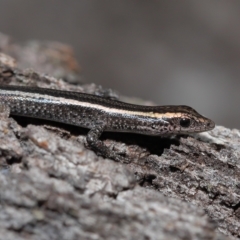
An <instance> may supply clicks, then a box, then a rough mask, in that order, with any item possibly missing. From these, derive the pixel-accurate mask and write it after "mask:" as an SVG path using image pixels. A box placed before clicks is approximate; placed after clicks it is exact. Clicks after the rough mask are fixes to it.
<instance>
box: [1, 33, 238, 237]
mask: <svg viewBox="0 0 240 240" xmlns="http://www.w3.org/2000/svg"><path fill="white" fill-rule="evenodd" d="M33 46H34V47H33ZM0 49H1V52H2V53H4V54H1V55H0V83H1V84H3V83H4V84H14V85H28V86H29V85H30V86H38V87H48V88H49V87H50V88H55V89H62V90H74V91H79V92H86V93H92V94H98V95H102V96H106V97H116V96H117V95H116V94H115V93H114V92H113V91H111V90H106V89H103V88H102V87H100V86H96V85H94V84H83V83H81V84H78V85H76V82H79V79H80V77H79V69H80V68H79V67H77V66H78V65H77V62H76V60H75V59H74V57H73V55H72V54H73V53H72V51H71V49H70V48H69V47H67V46H65V45H63V44H59V43H50V42H48V43H46V42H44V43H42V42H36V41H35V42H34V44H32V43H31V42H30V43H27V44H24V45H18V44H17V43H14V42H12V41H11V40H10V38H9V37H7V36H5V35H0ZM53 53H54V54H53ZM5 54H9V55H11V57H13V58H14V59H15V60H16V61H15V60H14V59H12V58H10V57H9V56H8V55H5ZM26 56H27V57H26ZM32 59H34V61H33V60H32ZM56 60H61V61H56ZM57 63H59V64H58V65H57ZM25 67H27V68H30V67H31V68H32V69H33V70H26V69H24V68H25ZM37 71H40V72H44V73H48V76H47V75H46V74H41V73H37ZM121 99H123V98H121V97H120V100H121ZM124 100H126V98H124ZM128 100H129V101H131V99H128ZM86 133H87V130H85V129H81V128H77V127H74V126H68V125H64V124H59V123H54V122H49V121H43V120H37V119H30V118H23V117H12V116H10V117H8V113H7V112H6V111H5V110H4V109H2V111H1V114H0V209H1V212H0V239H4V240H6V239H9V240H10V239H237V238H240V221H239V218H240V208H239V207H240V181H239V180H240V170H239V169H240V161H239V156H240V150H239V149H240V132H239V130H236V129H235V130H230V129H227V128H224V127H220V126H217V127H216V128H215V129H214V130H212V131H210V132H209V134H198V135H193V136H178V137H175V138H160V137H149V136H141V135H136V134H125V133H124V134H123V133H122V134H120V133H106V134H103V136H102V139H103V140H104V141H105V144H107V145H108V146H109V147H111V148H112V149H114V151H118V152H119V153H120V154H122V155H126V156H129V157H130V158H131V159H132V162H131V163H130V164H120V163H117V162H114V161H112V160H109V159H104V158H102V157H98V156H97V155H96V154H95V153H94V152H93V151H91V150H89V149H88V148H86V147H85V146H86V144H85V143H86V139H85V138H86Z"/></svg>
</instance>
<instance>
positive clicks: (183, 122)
mask: <svg viewBox="0 0 240 240" xmlns="http://www.w3.org/2000/svg"><path fill="white" fill-rule="evenodd" d="M190 124H191V121H190V119H188V118H182V119H181V120H180V125H181V127H183V128H187V127H189V126H190Z"/></svg>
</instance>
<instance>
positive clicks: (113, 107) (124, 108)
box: [0, 85, 215, 161]
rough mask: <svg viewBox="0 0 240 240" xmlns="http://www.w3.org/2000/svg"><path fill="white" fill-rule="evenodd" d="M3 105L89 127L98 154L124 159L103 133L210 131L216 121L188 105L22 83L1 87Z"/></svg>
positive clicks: (14, 111)
mask: <svg viewBox="0 0 240 240" xmlns="http://www.w3.org/2000/svg"><path fill="white" fill-rule="evenodd" d="M0 104H2V105H7V106H8V107H9V109H10V112H11V114H12V115H19V116H27V117H34V118H39V119H47V120H51V121H56V122H63V123H66V124H71V125H76V126H80V127H84V128H89V129H90V131H89V133H88V135H87V142H88V144H89V146H90V147H91V148H92V149H94V150H95V151H96V152H97V153H98V154H100V155H103V156H104V157H108V158H111V159H114V160H116V161H122V160H123V159H122V157H121V156H119V155H117V154H115V153H114V152H112V151H110V150H109V149H108V148H107V147H106V146H105V145H104V143H103V142H102V141H100V140H99V137H100V136H101V134H102V132H104V131H116V132H132V133H138V134H145V135H157V136H159V135H166V134H186V133H195V132H203V131H208V130H211V129H213V128H214V126H215V124H214V122H213V121H211V120H210V119H208V118H206V117H203V116H202V115H200V114H199V113H197V112H196V111H195V110H194V109H192V108H191V107H188V106H141V105H133V104H128V103H124V102H120V101H116V100H112V99H108V98H104V97H100V96H95V95H90V94H85V93H78V92H70V91H60V90H55V89H45V88H36V87H21V86H6V85H2V86H0Z"/></svg>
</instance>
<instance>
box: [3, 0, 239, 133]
mask: <svg viewBox="0 0 240 240" xmlns="http://www.w3.org/2000/svg"><path fill="white" fill-rule="evenodd" d="M0 20H1V21H0V32H3V33H5V34H7V35H10V36H12V38H14V39H15V40H16V41H19V42H24V41H27V40H32V39H37V40H56V41H59V42H63V43H67V44H69V45H71V46H72V47H73V49H74V51H75V54H76V57H77V59H78V61H79V63H80V65H81V67H82V69H83V72H82V73H83V76H84V80H85V81H86V82H94V83H96V84H101V85H102V86H103V87H106V88H111V89H114V90H116V91H118V92H119V93H121V94H123V95H128V96H134V97H139V98H143V99H146V100H152V101H153V102H155V103H157V104H159V105H168V104H176V105H179V104H185V105H190V106H192V107H193V108H195V109H196V110H197V111H199V112H200V113H202V114H203V115H206V116H208V117H209V118H212V119H213V120H214V121H215V122H216V123H217V124H218V125H224V126H226V127H230V128H239V129H240V121H239V119H240V107H239V104H240V94H239V90H240V1H239V0H201V1H199V0H181V1H178V0H159V1H157V0H152V1H145V0H138V1H136V0H121V1H110V0H101V1H99V0H78V1H75V0H68V1H66V0H52V1H49V0H41V1H29V0H21V1H18V0H7V1H1V3H0Z"/></svg>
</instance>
